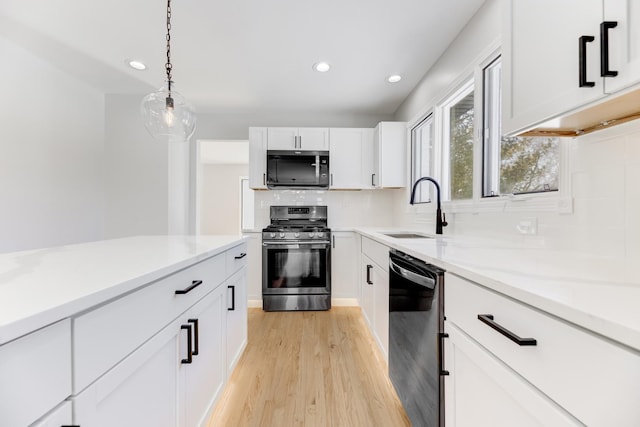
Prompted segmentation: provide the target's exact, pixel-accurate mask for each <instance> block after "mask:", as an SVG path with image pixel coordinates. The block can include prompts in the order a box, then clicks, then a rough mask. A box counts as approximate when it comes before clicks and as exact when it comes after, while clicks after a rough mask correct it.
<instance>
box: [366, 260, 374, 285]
mask: <svg viewBox="0 0 640 427" xmlns="http://www.w3.org/2000/svg"><path fill="white" fill-rule="evenodd" d="M372 268H373V266H372V265H367V284H369V285H373V282H372V281H371V269H372Z"/></svg>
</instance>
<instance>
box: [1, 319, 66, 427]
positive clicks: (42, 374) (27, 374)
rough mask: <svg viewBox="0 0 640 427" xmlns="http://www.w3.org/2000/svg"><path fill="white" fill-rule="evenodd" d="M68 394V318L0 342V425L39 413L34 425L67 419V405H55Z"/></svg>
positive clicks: (22, 422) (13, 426)
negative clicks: (5, 341) (3, 342)
mask: <svg viewBox="0 0 640 427" xmlns="http://www.w3.org/2000/svg"><path fill="white" fill-rule="evenodd" d="M70 394H71V322H70V321H69V320H68V319H66V320H62V321H60V322H57V323H55V324H53V325H51V326H47V327H46V328H43V329H40V330H39V331H36V332H33V333H31V334H28V335H25V336H23V337H21V338H18V339H16V340H14V341H11V342H9V343H7V344H4V345H2V346H0V426H3V427H5V426H6V427H23V426H27V425H31V424H32V423H34V422H36V420H38V419H41V418H43V417H44V418H43V419H42V420H40V421H39V424H36V425H42V426H48V425H51V424H50V421H52V420H53V421H56V420H59V419H61V418H62V419H66V420H68V421H69V423H70V421H71V419H70V418H68V417H69V411H68V410H67V408H68V406H67V405H63V406H64V407H61V408H58V409H57V410H56V409H55V408H56V407H57V406H58V405H60V404H61V402H63V401H64V399H66V398H67V397H68V396H69V395H70ZM50 411H53V413H51V414H50V415H47V414H48V413H49V412H50ZM59 425H60V424H58V426H59Z"/></svg>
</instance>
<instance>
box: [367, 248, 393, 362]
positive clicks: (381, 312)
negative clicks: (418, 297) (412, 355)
mask: <svg viewBox="0 0 640 427" xmlns="http://www.w3.org/2000/svg"><path fill="white" fill-rule="evenodd" d="M360 274H361V278H360V283H361V285H360V289H361V291H360V306H361V307H362V312H363V316H364V318H365V319H366V322H367V324H368V325H369V328H370V329H371V333H372V335H373V337H374V339H375V341H376V343H377V344H378V348H379V349H380V351H381V352H382V355H383V356H384V359H385V360H387V358H388V354H389V247H388V246H385V245H383V244H381V243H378V242H376V241H375V240H372V239H369V238H367V237H364V236H363V237H362V253H361V271H360Z"/></svg>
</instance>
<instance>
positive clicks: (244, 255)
mask: <svg viewBox="0 0 640 427" xmlns="http://www.w3.org/2000/svg"><path fill="white" fill-rule="evenodd" d="M246 256H247V254H246V252H242V253H241V254H240V255H238V256H234V257H233V259H242V258H244V257H246Z"/></svg>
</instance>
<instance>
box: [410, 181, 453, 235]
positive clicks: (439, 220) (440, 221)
mask: <svg viewBox="0 0 640 427" xmlns="http://www.w3.org/2000/svg"><path fill="white" fill-rule="evenodd" d="M422 181H430V182H432V183H433V185H435V186H436V201H437V206H436V234H442V227H446V226H447V220H446V217H445V216H444V214H443V213H442V210H441V208H440V185H439V184H438V182H437V181H436V180H435V179H433V178H431V177H430V176H423V177H422V178H420V179H419V180H417V181H416V182H415V184H413V189H412V190H411V200H409V203H411V204H412V205H415V204H416V202H415V200H416V189H417V188H418V184H420V183H421V182H422ZM421 203H426V202H421Z"/></svg>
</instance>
